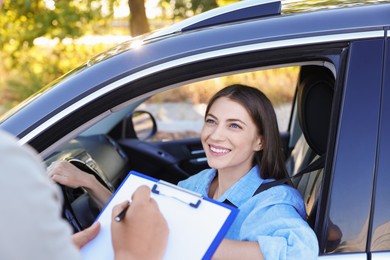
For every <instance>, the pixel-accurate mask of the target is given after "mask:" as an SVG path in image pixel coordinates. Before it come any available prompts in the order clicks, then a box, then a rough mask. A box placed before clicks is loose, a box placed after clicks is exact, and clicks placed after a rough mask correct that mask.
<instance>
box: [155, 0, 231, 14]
mask: <svg viewBox="0 0 390 260" xmlns="http://www.w3.org/2000/svg"><path fill="white" fill-rule="evenodd" d="M225 1H226V0H225ZM225 1H221V2H222V4H225V3H224V2H225ZM217 2H218V1H217V0H160V2H159V5H160V7H161V8H162V9H163V10H164V13H165V14H166V13H170V14H172V19H185V18H187V17H190V16H193V15H196V14H199V13H202V12H205V11H208V10H211V9H213V8H216V7H218V6H219V4H218V3H217ZM226 2H237V0H235V1H234V0H227V1H226ZM168 9H170V10H168Z"/></svg>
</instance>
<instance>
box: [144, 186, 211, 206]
mask: <svg viewBox="0 0 390 260" xmlns="http://www.w3.org/2000/svg"><path fill="white" fill-rule="evenodd" d="M158 185H165V186H168V187H170V188H172V189H176V190H179V191H182V192H185V193H187V194H190V195H193V196H195V197H196V198H197V201H196V202H187V201H184V200H183V199H180V198H178V197H176V196H172V195H168V194H165V193H162V192H161V191H160V190H158ZM151 192H152V193H154V194H157V195H162V196H165V197H169V198H172V199H175V200H177V201H180V202H182V203H184V204H187V205H189V206H191V207H193V208H198V207H199V205H200V203H201V202H202V198H203V197H202V195H200V194H199V193H196V192H191V191H188V190H185V189H181V188H180V187H178V186H176V185H173V184H171V183H169V182H166V181H163V180H160V181H159V182H158V183H155V184H154V185H153V187H152V190H151Z"/></svg>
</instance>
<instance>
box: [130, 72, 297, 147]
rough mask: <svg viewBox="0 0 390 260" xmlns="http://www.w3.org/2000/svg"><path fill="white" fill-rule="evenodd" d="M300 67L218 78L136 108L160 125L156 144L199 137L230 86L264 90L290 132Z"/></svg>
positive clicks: (282, 125) (282, 127)
mask: <svg viewBox="0 0 390 260" xmlns="http://www.w3.org/2000/svg"><path fill="white" fill-rule="evenodd" d="M298 73H299V67H297V66H291V67H284V68H274V69H267V70H261V71H254V72H246V73H238V74H233V75H229V76H221V77H215V78H211V79H207V80H202V81H198V82H194V83H189V84H185V85H183V86H181V87H178V88H175V89H170V90H167V91H164V92H161V93H159V94H157V95H155V96H153V97H152V98H150V99H148V100H147V101H146V102H144V103H142V104H141V105H140V106H138V107H137V110H145V111H148V112H150V113H151V114H152V115H153V116H154V118H155V119H156V122H157V129H158V133H157V135H156V136H155V137H154V138H153V139H152V140H153V141H164V140H178V139H185V138H193V137H199V136H200V131H201V129H202V126H203V117H204V113H205V110H206V106H207V102H208V100H209V98H210V97H211V96H212V95H213V94H214V93H216V92H217V91H218V90H220V89H222V88H224V87H226V86H228V85H231V84H244V85H248V86H252V87H256V88H259V89H261V90H262V91H263V92H264V93H265V94H266V95H267V96H268V98H269V99H270V100H271V102H272V103H273V105H274V108H275V112H276V115H277V118H278V124H279V130H280V131H281V132H285V131H287V130H288V126H289V119H290V115H291V110H292V107H293V99H294V93H295V87H296V80H297V77H298Z"/></svg>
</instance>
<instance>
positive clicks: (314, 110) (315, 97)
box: [298, 65, 335, 155]
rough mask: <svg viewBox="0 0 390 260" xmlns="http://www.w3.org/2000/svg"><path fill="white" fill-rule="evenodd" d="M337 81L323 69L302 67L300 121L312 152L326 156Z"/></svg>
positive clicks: (299, 88)
mask: <svg viewBox="0 0 390 260" xmlns="http://www.w3.org/2000/svg"><path fill="white" fill-rule="evenodd" d="M334 83H335V79H334V76H333V74H332V72H331V71H330V70H329V69H328V68H326V67H321V66H314V65H310V66H302V67H301V71H300V74H299V79H298V120H299V124H300V126H301V129H302V132H303V134H304V136H305V138H306V141H307V143H308V145H309V146H310V148H311V149H312V150H313V151H314V152H315V153H316V154H318V155H322V154H324V153H325V152H326V145H327V140H328V133H329V126H330V116H331V109H332V101H333V93H334Z"/></svg>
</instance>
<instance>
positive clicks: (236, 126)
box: [230, 124, 242, 129]
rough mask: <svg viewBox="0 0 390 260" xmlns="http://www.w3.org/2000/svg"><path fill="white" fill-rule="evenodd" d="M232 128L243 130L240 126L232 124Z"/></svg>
mask: <svg viewBox="0 0 390 260" xmlns="http://www.w3.org/2000/svg"><path fill="white" fill-rule="evenodd" d="M230 127H231V128H237V129H242V127H241V126H240V125H238V124H231V125H230Z"/></svg>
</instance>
